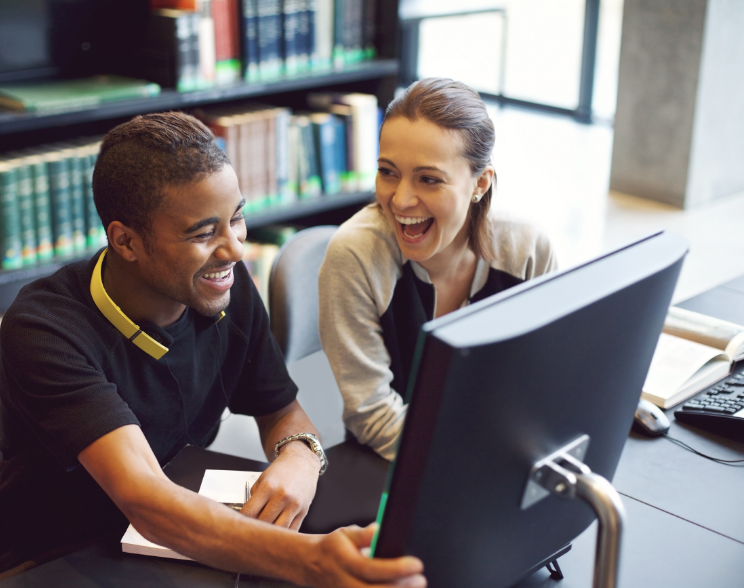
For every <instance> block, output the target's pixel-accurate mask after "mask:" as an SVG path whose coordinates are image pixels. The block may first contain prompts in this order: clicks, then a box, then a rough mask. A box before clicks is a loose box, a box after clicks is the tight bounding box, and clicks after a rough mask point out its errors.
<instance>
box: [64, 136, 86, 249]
mask: <svg viewBox="0 0 744 588" xmlns="http://www.w3.org/2000/svg"><path fill="white" fill-rule="evenodd" d="M69 157H70V158H69V166H70V214H71V221H72V250H73V251H74V252H75V253H81V252H83V251H85V244H86V243H85V233H86V231H85V191H84V187H83V176H84V174H85V168H86V167H87V165H88V163H87V161H84V160H87V159H88V158H87V155H85V154H83V153H80V150H77V149H76V150H74V151H70V152H69Z"/></svg>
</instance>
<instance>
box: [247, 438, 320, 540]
mask: <svg viewBox="0 0 744 588" xmlns="http://www.w3.org/2000/svg"><path fill="white" fill-rule="evenodd" d="M319 472H320V458H318V456H317V455H315V453H313V451H312V450H311V449H310V448H309V447H308V446H307V445H306V444H305V443H304V442H302V441H292V442H291V443H288V444H287V445H285V446H284V447H282V449H281V451H280V452H279V457H277V458H276V460H274V462H273V463H272V464H271V465H270V466H269V467H268V469H267V470H266V471H265V472H264V473H263V474H261V477H260V478H259V479H258V480H257V481H256V483H255V484H254V485H253V488H252V489H251V497H250V498H249V499H248V502H246V503H245V506H244V507H243V510H241V511H240V512H242V513H243V514H244V515H247V516H249V517H251V518H255V519H258V520H260V521H265V522H267V523H273V524H275V525H279V526H281V527H287V528H288V529H292V530H294V531H296V530H297V529H299V528H300V525H301V524H302V521H303V520H304V519H305V516H306V515H307V511H308V509H309V508H310V503H312V501H313V498H314V497H315V487H316V485H317V483H318V475H319Z"/></svg>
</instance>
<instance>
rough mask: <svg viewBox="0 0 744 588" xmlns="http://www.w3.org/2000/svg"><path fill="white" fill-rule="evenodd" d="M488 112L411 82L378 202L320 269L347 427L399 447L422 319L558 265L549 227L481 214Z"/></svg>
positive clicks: (467, 92) (389, 121)
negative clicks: (543, 230)
mask: <svg viewBox="0 0 744 588" xmlns="http://www.w3.org/2000/svg"><path fill="white" fill-rule="evenodd" d="M493 146H494V129H493V122H492V121H491V119H490V118H489V116H488V113H487V112H486V106H485V104H484V103H483V101H482V100H481V99H480V97H479V96H478V94H477V92H475V91H474V90H472V89H470V88H469V87H468V86H466V85H464V84H462V83H459V82H454V81H452V80H447V79H439V78H429V79H425V80H421V81H419V82H416V83H414V84H413V85H411V86H410V87H409V88H408V89H407V90H406V92H405V93H404V94H402V95H401V96H400V97H398V98H396V99H395V100H394V101H393V102H392V103H391V104H390V106H388V108H387V111H386V112H385V118H384V121H383V125H382V130H381V131H380V156H379V160H378V163H379V169H378V173H377V183H376V194H377V203H376V204H374V205H371V206H368V207H367V208H364V209H363V210H361V211H360V212H358V213H357V214H356V215H354V216H353V217H352V218H351V219H350V220H348V221H347V222H346V223H344V224H343V225H342V226H341V227H340V228H339V230H338V232H337V233H336V235H335V236H334V237H333V239H332V240H331V243H330V244H329V246H328V251H327V253H326V258H325V261H324V262H323V266H322V268H321V271H320V280H319V287H320V338H321V342H322V345H323V350H324V351H325V353H326V355H327V356H328V360H329V361H330V364H331V367H332V369H333V373H334V375H335V377H336V381H337V382H338V386H339V388H340V390H341V393H342V395H343V398H344V415H343V418H344V422H345V424H346V427H347V428H348V429H349V430H350V431H351V432H352V433H353V434H354V435H355V436H356V437H357V439H358V440H359V441H360V442H361V443H364V444H366V445H369V446H370V447H372V448H373V449H374V450H375V451H376V452H377V453H379V454H380V455H381V456H382V457H384V458H386V459H393V458H394V457H395V447H396V441H397V439H398V436H399V435H400V432H401V430H402V427H403V420H404V418H405V414H406V405H405V404H404V403H403V399H402V396H401V395H402V394H405V391H406V386H407V384H408V376H409V373H410V370H411V364H412V362H413V354H414V349H415V346H416V339H417V336H418V331H419V328H420V327H421V325H422V324H423V323H424V322H426V321H428V320H431V319H433V318H436V317H440V316H442V315H445V314H447V313H449V312H452V311H453V310H456V309H458V308H461V307H463V306H465V305H467V304H470V303H472V302H476V301H478V300H481V299H483V298H486V297H487V296H491V295H492V294H496V293H497V292H501V291H502V290H505V289H507V288H510V287H512V286H515V285H517V284H520V283H521V282H523V281H525V280H529V279H531V278H534V277H536V276H539V275H541V274H544V273H547V272H549V271H552V270H553V269H555V258H554V255H553V251H552V249H551V246H550V242H549V241H548V239H547V238H546V237H545V236H544V235H543V234H542V233H540V232H539V231H538V230H536V229H535V228H534V227H532V226H530V225H529V224H526V223H523V222H519V221H515V220H508V219H499V218H496V217H494V216H491V215H489V214H488V210H489V206H490V204H491V196H492V194H493V188H494V185H495V180H496V178H495V174H494V169H493V166H492V165H491V154H492V152H493Z"/></svg>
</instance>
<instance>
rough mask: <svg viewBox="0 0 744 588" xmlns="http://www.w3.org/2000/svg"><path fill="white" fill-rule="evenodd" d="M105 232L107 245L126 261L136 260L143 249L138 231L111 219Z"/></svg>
mask: <svg viewBox="0 0 744 588" xmlns="http://www.w3.org/2000/svg"><path fill="white" fill-rule="evenodd" d="M106 233H107V235H108V241H109V247H111V249H113V250H114V251H116V253H118V254H119V255H120V256H121V257H122V258H123V259H125V260H126V261H137V259H138V258H139V257H140V256H141V255H142V254H143V253H144V251H145V246H144V243H143V242H142V237H141V236H140V235H139V233H137V231H135V230H134V229H131V228H129V227H128V226H126V225H124V224H122V223H121V222H119V221H112V222H111V224H109V226H108V229H107V231H106Z"/></svg>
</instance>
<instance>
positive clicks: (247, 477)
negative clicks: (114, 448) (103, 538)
mask: <svg viewBox="0 0 744 588" xmlns="http://www.w3.org/2000/svg"><path fill="white" fill-rule="evenodd" d="M260 475H261V472H239V471H235V470H206V471H205V472H204V478H202V483H201V487H200V488H199V494H200V495H202V496H204V497H206V498H211V499H212V500H216V501H217V502H231V503H235V502H245V483H246V482H248V487H249V488H252V487H253V484H255V483H256V480H258V478H259V476H260ZM121 543H122V551H124V552H125V553H137V554H140V555H155V556H160V557H170V558H176V559H190V558H188V557H186V556H185V555H181V554H179V553H176V552H175V551H172V550H171V549H168V548H167V547H163V546H162V545H158V544H157V543H153V542H152V541H148V540H147V539H145V538H144V537H143V536H142V535H141V534H140V533H139V532H138V531H137V529H135V528H134V527H133V526H132V525H129V527H128V528H127V530H126V532H125V533H124V536H123V537H122V538H121Z"/></svg>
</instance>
